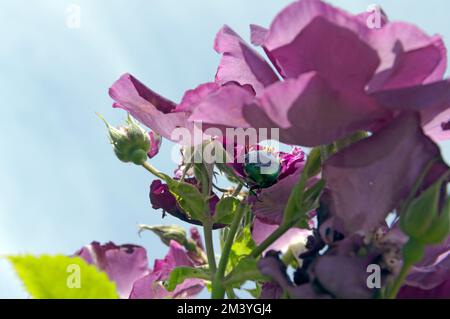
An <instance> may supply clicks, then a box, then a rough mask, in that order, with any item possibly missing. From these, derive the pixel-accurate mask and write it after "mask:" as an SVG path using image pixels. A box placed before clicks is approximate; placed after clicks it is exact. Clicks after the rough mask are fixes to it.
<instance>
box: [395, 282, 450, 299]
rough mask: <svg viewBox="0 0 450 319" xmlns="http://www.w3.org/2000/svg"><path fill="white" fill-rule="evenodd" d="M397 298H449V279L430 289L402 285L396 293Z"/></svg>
mask: <svg viewBox="0 0 450 319" xmlns="http://www.w3.org/2000/svg"><path fill="white" fill-rule="evenodd" d="M397 298H399V299H450V279H448V280H447V281H444V282H443V283H442V284H440V285H439V286H436V287H434V288H432V289H422V288H420V287H413V286H407V285H405V286H403V287H402V288H401V289H400V292H399V293H398V295H397Z"/></svg>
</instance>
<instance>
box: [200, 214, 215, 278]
mask: <svg viewBox="0 0 450 319" xmlns="http://www.w3.org/2000/svg"><path fill="white" fill-rule="evenodd" d="M203 235H204V236H205V247H206V256H207V258H208V264H209V269H211V274H213V276H214V273H215V272H216V267H217V266H216V256H215V255H214V244H213V236H212V223H211V220H210V219H208V220H207V221H205V222H204V224H203Z"/></svg>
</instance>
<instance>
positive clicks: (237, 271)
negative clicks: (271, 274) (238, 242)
mask: <svg viewBox="0 0 450 319" xmlns="http://www.w3.org/2000/svg"><path fill="white" fill-rule="evenodd" d="M263 280H268V278H267V277H265V276H263V275H262V274H261V272H260V271H259V269H258V261H257V260H256V259H254V258H244V259H241V260H240V261H239V262H238V263H237V265H236V266H235V267H234V269H233V271H232V272H231V273H230V274H229V275H228V276H227V279H226V280H225V283H224V284H225V286H231V287H234V288H239V287H240V286H241V285H242V284H243V283H245V282H246V281H263Z"/></svg>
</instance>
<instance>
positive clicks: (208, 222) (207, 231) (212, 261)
mask: <svg viewBox="0 0 450 319" xmlns="http://www.w3.org/2000/svg"><path fill="white" fill-rule="evenodd" d="M201 182H202V192H203V196H204V197H205V198H208V197H209V195H210V194H211V188H210V187H211V177H210V176H205V174H202V181H201ZM212 226H213V221H212V217H211V213H210V210H209V204H208V205H206V211H205V221H204V222H203V235H204V236H205V247H206V256H207V257H208V264H209V269H211V279H212V278H214V274H215V272H216V268H217V266H216V256H215V254H214V243H213V234H212Z"/></svg>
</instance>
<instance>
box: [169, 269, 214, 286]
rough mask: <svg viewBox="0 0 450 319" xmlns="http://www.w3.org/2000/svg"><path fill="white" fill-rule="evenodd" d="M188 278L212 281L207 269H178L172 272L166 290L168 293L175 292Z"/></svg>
mask: <svg viewBox="0 0 450 319" xmlns="http://www.w3.org/2000/svg"><path fill="white" fill-rule="evenodd" d="M188 278H199V279H204V280H211V275H210V273H209V270H207V269H201V268H192V267H177V268H174V269H173V270H172V271H171V272H170V275H169V279H168V280H167V282H166V289H167V290H168V291H174V290H175V288H176V287H177V286H178V285H179V284H181V283H183V281H185V280H186V279H188Z"/></svg>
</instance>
